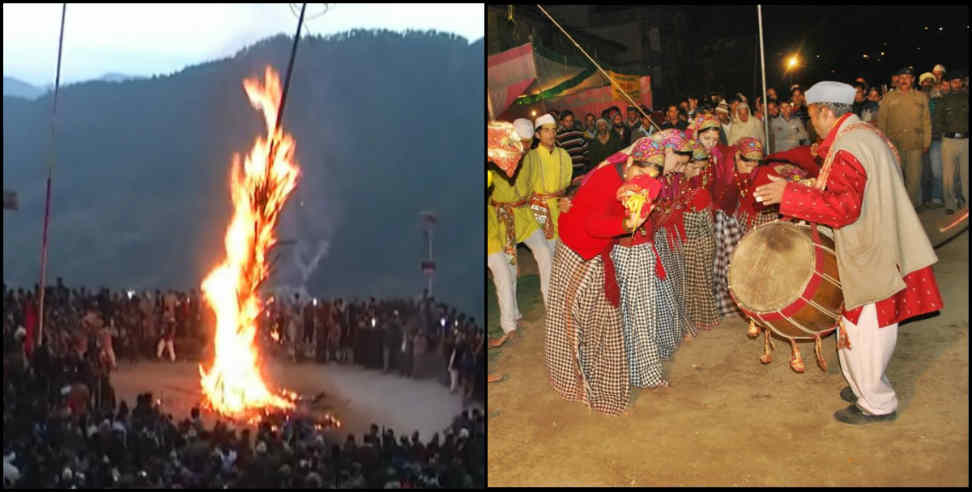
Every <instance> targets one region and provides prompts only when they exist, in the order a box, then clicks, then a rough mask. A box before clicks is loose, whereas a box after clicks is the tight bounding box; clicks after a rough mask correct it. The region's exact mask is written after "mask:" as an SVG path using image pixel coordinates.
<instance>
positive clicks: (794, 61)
mask: <svg viewBox="0 0 972 492" xmlns="http://www.w3.org/2000/svg"><path fill="white" fill-rule="evenodd" d="M799 64H800V59H799V58H797V56H796V55H793V56H791V57H790V59H789V60H787V61H786V69H787V70H792V69H794V68H796V67H797V65H799Z"/></svg>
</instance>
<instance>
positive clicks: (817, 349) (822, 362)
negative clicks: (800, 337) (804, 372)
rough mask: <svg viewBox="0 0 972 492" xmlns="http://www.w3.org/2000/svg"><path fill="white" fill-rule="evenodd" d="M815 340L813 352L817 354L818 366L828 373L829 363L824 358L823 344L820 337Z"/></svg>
mask: <svg viewBox="0 0 972 492" xmlns="http://www.w3.org/2000/svg"><path fill="white" fill-rule="evenodd" d="M815 338H816V340H815V341H814V343H813V351H814V352H816V353H817V365H818V366H820V370H822V371H824V372H827V361H825V360H824V358H823V343H822V342H821V341H820V335H817V336H816V337H815Z"/></svg>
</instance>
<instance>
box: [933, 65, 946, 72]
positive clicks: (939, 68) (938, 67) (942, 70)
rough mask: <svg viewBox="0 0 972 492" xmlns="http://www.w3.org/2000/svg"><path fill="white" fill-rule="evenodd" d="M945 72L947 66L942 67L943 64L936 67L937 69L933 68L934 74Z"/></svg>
mask: <svg viewBox="0 0 972 492" xmlns="http://www.w3.org/2000/svg"><path fill="white" fill-rule="evenodd" d="M944 71H945V66H944V65H942V64H941V63H939V64H938V65H935V68H932V72H944Z"/></svg>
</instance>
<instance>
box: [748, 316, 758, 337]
mask: <svg viewBox="0 0 972 492" xmlns="http://www.w3.org/2000/svg"><path fill="white" fill-rule="evenodd" d="M746 336H748V337H749V338H756V337H758V336H759V328H757V327H756V323H755V322H754V321H753V319H752V318H749V331H747V332H746Z"/></svg>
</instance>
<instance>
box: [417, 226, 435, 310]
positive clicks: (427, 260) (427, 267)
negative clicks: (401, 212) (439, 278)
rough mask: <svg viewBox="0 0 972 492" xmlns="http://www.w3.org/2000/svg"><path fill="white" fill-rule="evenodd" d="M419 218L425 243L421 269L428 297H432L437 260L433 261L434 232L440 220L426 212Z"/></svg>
mask: <svg viewBox="0 0 972 492" xmlns="http://www.w3.org/2000/svg"><path fill="white" fill-rule="evenodd" d="M419 218H420V220H421V226H422V237H423V240H424V241H425V257H424V258H423V259H422V260H421V262H420V263H419V264H420V267H421V268H422V273H424V274H425V280H426V286H425V289H426V296H431V295H432V277H434V276H435V270H436V267H435V260H433V259H432V231H433V230H434V229H435V226H436V225H437V224H438V218H437V217H436V215H435V212H430V211H424V212H419Z"/></svg>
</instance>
